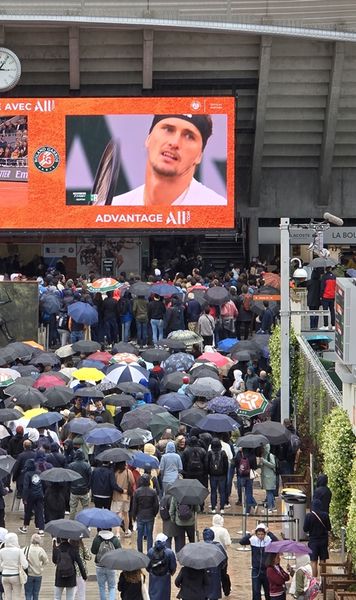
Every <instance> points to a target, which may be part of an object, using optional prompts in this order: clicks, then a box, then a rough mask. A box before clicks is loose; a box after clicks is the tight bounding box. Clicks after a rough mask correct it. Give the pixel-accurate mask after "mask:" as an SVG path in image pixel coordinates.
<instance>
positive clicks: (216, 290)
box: [204, 286, 229, 306]
mask: <svg viewBox="0 0 356 600" xmlns="http://www.w3.org/2000/svg"><path fill="white" fill-rule="evenodd" d="M204 299H205V300H206V301H207V302H208V304H211V305H214V306H215V305H218V306H221V305H222V304H225V302H227V301H228V299H229V292H228V291H227V289H226V288H224V287H218V286H216V287H211V288H209V289H207V290H206V292H205V294H204Z"/></svg>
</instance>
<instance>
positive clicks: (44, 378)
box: [32, 373, 66, 390]
mask: <svg viewBox="0 0 356 600" xmlns="http://www.w3.org/2000/svg"><path fill="white" fill-rule="evenodd" d="M56 385H63V386H65V385H66V382H65V381H63V379H61V378H60V377H57V376H56V375H46V373H44V374H43V375H40V376H39V378H38V379H36V381H35V383H34V384H33V386H32V387H34V388H37V389H38V388H46V390H48V389H49V388H51V387H55V386H56Z"/></svg>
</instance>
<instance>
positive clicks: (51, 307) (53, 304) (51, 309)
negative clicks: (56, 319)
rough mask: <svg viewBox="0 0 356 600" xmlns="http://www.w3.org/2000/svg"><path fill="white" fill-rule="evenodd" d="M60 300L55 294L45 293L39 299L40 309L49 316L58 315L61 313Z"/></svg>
mask: <svg viewBox="0 0 356 600" xmlns="http://www.w3.org/2000/svg"><path fill="white" fill-rule="evenodd" d="M61 308H62V307H61V299H60V296H59V295H58V294H57V293H56V292H45V293H44V294H42V296H41V298H40V309H41V310H42V311H43V312H46V313H48V314H49V315H58V314H59V313H60V312H61Z"/></svg>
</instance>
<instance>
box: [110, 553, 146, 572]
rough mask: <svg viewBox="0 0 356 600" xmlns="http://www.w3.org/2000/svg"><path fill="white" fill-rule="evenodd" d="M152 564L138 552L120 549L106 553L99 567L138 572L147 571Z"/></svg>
mask: <svg viewBox="0 0 356 600" xmlns="http://www.w3.org/2000/svg"><path fill="white" fill-rule="evenodd" d="M149 562H150V560H149V558H148V557H147V556H146V555H145V554H143V553H142V552H139V551H138V550H129V549H127V548H125V549H123V548H120V549H119V550H111V551H110V552H106V553H105V554H104V556H103V558H102V559H101V561H100V563H99V566H100V567H105V568H106V569H120V570H121V571H136V570H137V569H145V568H146V567H148V563H149Z"/></svg>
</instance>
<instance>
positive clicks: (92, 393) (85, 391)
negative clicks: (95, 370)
mask: <svg viewBox="0 0 356 600" xmlns="http://www.w3.org/2000/svg"><path fill="white" fill-rule="evenodd" d="M74 395H75V396H76V397H77V396H79V398H99V399H100V400H102V399H103V398H104V394H103V392H101V391H100V390H98V389H97V388H96V387H95V386H94V385H92V386H88V387H82V388H78V389H76V390H75V392H74Z"/></svg>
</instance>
